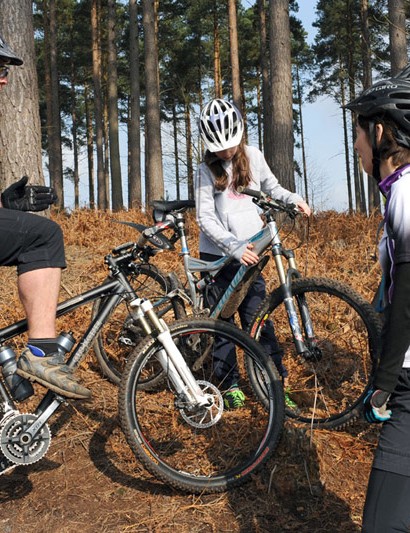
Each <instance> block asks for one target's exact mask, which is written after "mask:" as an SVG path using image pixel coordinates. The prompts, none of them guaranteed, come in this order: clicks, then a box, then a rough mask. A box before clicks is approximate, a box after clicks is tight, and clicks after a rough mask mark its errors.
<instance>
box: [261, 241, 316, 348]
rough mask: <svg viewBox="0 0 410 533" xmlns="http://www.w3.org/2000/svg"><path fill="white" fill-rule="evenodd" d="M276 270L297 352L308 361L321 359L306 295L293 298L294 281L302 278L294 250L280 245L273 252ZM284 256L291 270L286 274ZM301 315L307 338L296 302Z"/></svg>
mask: <svg viewBox="0 0 410 533" xmlns="http://www.w3.org/2000/svg"><path fill="white" fill-rule="evenodd" d="M272 253H273V255H274V260H275V264H276V268H277V270H278V274H279V280H280V284H281V289H282V293H283V300H284V303H285V308H286V312H287V314H288V319H289V324H290V326H291V329H292V335H293V340H294V344H295V347H296V351H297V353H298V354H299V355H303V356H304V357H305V358H306V359H311V358H316V359H318V358H319V357H320V353H319V348H318V346H317V340H316V336H315V333H314V330H313V324H312V319H311V318H310V313H309V307H308V304H307V301H306V298H305V295H304V294H300V295H298V296H295V297H294V296H293V294H292V280H293V279H295V278H300V277H301V276H300V273H299V270H298V269H297V266H296V259H295V254H294V252H293V250H284V249H283V248H282V246H281V245H280V246H279V247H277V249H274V250H272ZM282 256H283V257H285V259H286V260H287V261H288V264H289V269H288V271H287V272H285V269H284V267H283V264H282ZM294 298H295V299H296V302H297V307H298V310H299V313H300V317H301V321H302V327H303V331H304V334H305V336H304V337H303V335H302V330H301V327H300V324H299V319H298V315H297V312H296V306H295V301H294Z"/></svg>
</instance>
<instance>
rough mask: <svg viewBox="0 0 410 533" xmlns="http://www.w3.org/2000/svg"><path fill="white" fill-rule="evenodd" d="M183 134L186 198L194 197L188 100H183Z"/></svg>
mask: <svg viewBox="0 0 410 533" xmlns="http://www.w3.org/2000/svg"><path fill="white" fill-rule="evenodd" d="M185 134H186V161H187V180H188V198H189V199H190V200H192V199H193V198H195V194H194V171H193V166H192V142H191V139H192V131H191V110H190V105H189V102H188V101H186V102H185Z"/></svg>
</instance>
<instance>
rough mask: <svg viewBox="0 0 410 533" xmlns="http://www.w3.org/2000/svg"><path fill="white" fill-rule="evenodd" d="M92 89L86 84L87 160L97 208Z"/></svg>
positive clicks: (92, 199)
mask: <svg viewBox="0 0 410 533" xmlns="http://www.w3.org/2000/svg"><path fill="white" fill-rule="evenodd" d="M89 99H90V91H89V88H88V84H87V83H86V84H85V86H84V100H85V118H86V128H87V161H88V195H89V203H90V209H95V191H94V131H93V119H92V116H91V110H90V103H89Z"/></svg>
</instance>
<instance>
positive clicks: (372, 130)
mask: <svg viewBox="0 0 410 533" xmlns="http://www.w3.org/2000/svg"><path fill="white" fill-rule="evenodd" d="M369 135H370V140H371V143H372V153H373V159H372V164H373V172H372V176H373V178H374V179H375V180H376V181H377V182H379V181H380V178H381V176H380V150H379V148H378V147H377V138H376V124H375V123H374V122H373V121H371V122H369Z"/></svg>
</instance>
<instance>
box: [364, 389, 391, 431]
mask: <svg viewBox="0 0 410 533" xmlns="http://www.w3.org/2000/svg"><path fill="white" fill-rule="evenodd" d="M389 398H390V392H386V391H384V390H380V389H374V388H373V387H371V388H370V389H369V391H368V393H367V394H366V397H365V399H364V401H363V416H364V418H365V419H366V420H367V422H369V423H371V424H381V423H382V422H386V420H389V418H390V417H391V410H390V409H387V402H388V401H389Z"/></svg>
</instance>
